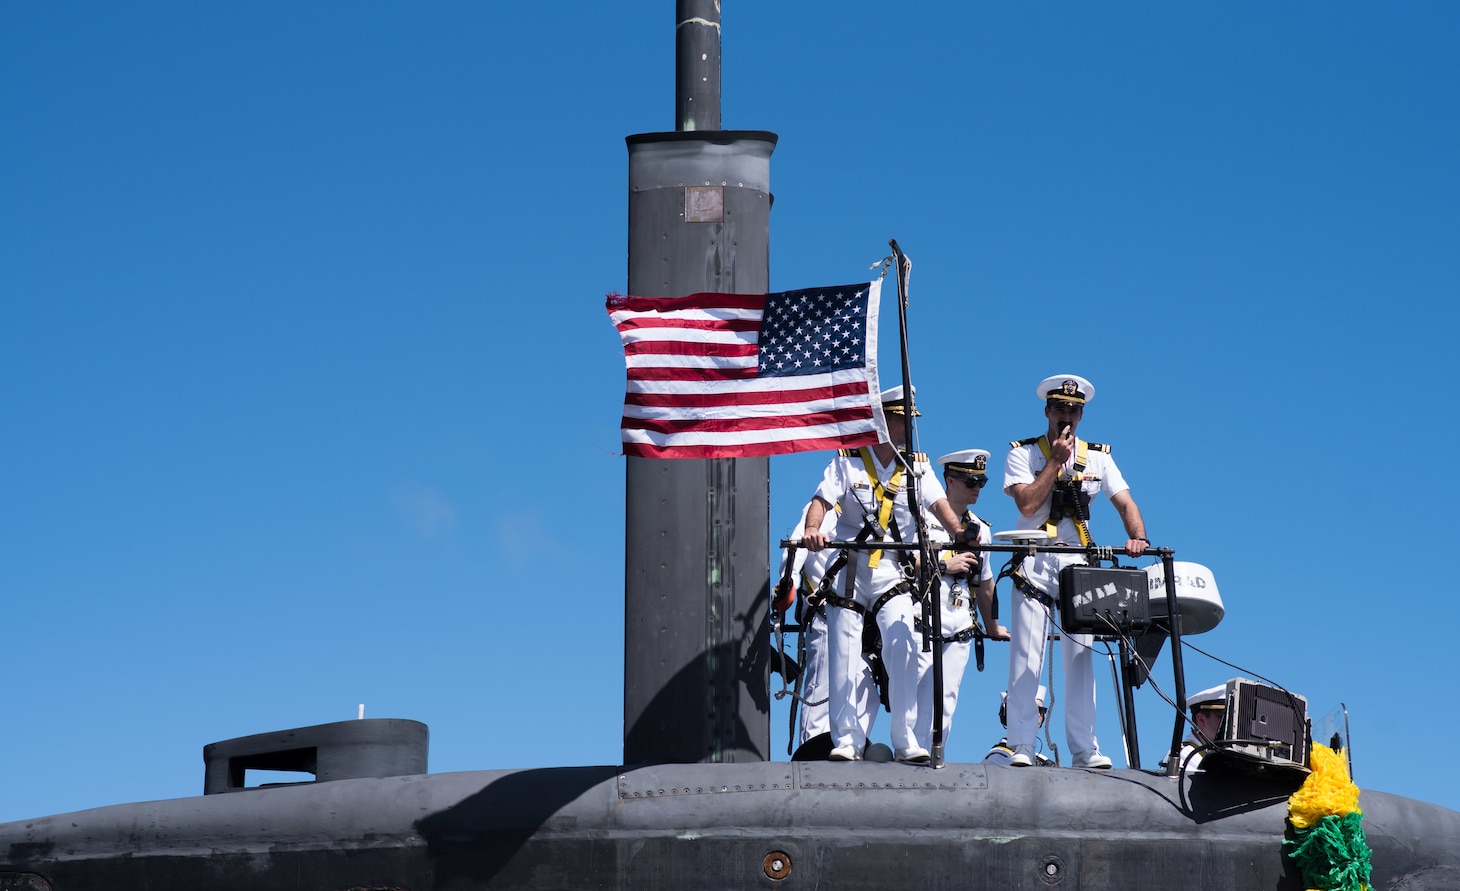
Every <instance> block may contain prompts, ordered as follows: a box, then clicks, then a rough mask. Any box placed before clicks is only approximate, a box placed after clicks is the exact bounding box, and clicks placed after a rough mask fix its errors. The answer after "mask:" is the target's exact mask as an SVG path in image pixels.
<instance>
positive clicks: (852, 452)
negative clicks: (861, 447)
mask: <svg viewBox="0 0 1460 891" xmlns="http://www.w3.org/2000/svg"><path fill="white" fill-rule="evenodd" d="M836 453H837V455H838V456H839V457H842V458H855V457H857V450H856V449H837V450H836Z"/></svg>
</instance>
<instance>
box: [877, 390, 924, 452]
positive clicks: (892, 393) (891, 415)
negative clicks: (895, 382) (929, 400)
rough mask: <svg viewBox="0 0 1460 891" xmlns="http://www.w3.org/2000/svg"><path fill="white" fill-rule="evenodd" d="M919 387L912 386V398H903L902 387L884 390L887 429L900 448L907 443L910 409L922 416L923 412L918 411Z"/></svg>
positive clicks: (917, 416) (915, 414)
mask: <svg viewBox="0 0 1460 891" xmlns="http://www.w3.org/2000/svg"><path fill="white" fill-rule="evenodd" d="M917 403H918V388H917V387H913V388H912V398H911V399H904V398H902V387H891V388H889V389H886V390H883V391H882V413H883V414H884V415H886V416H887V431H888V433H889V434H891V442H892V444H893V445H895V446H897V447H898V448H903V447H905V446H906V445H907V442H906V439H907V425H906V423H905V421H906V418H907V413H908V409H909V408H911V409H912V416H913V417H915V418H920V417H922V415H923V413H922V412H920V411H918V404H917Z"/></svg>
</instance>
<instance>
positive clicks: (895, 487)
mask: <svg viewBox="0 0 1460 891" xmlns="http://www.w3.org/2000/svg"><path fill="white" fill-rule="evenodd" d="M857 453H858V454H859V455H861V456H862V466H863V467H865V468H866V469H867V478H868V479H870V480H871V481H872V498H873V499H874V500H876V501H877V504H878V507H877V522H878V524H880V525H881V526H882V528H883V529H886V528H888V526H887V524H888V523H889V522H891V521H892V502H893V500H894V499H896V498H897V495H898V493H899V492H901V491H902V472H903V466H902V463H901V462H899V463H898V465H897V469H896V470H894V471H893V472H892V479H890V480H888V481H887V485H886V487H884V486H883V485H882V482H881V481H880V480H879V479H877V465H876V463H875V462H873V460H872V450H871V449H869V448H866V447H865V446H864V447H862V448H860V449H857ZM881 562H882V552H881V551H869V552H868V553H867V565H868V566H869V567H871V568H873V569H876V568H877V566H878V564H880V563H881Z"/></svg>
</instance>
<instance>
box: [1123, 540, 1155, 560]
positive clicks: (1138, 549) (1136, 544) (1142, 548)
mask: <svg viewBox="0 0 1460 891" xmlns="http://www.w3.org/2000/svg"><path fill="white" fill-rule="evenodd" d="M1150 546H1151V543H1150V542H1149V541H1146V540H1145V539H1144V538H1132V539H1130V540H1129V541H1127V542H1126V543H1125V552H1126V554H1128V555H1130V556H1132V557H1139V556H1140V555H1142V554H1144V553H1145V552H1146V548H1149V547H1150Z"/></svg>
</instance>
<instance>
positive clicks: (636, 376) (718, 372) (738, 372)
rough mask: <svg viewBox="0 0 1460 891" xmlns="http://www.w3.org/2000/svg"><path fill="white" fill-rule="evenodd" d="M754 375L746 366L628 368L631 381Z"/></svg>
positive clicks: (734, 378)
mask: <svg viewBox="0 0 1460 891" xmlns="http://www.w3.org/2000/svg"><path fill="white" fill-rule="evenodd" d="M755 376H756V370H755V367H754V366H751V367H748V368H630V369H629V371H628V377H629V380H631V381H745V380H753V379H754V378H755Z"/></svg>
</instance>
